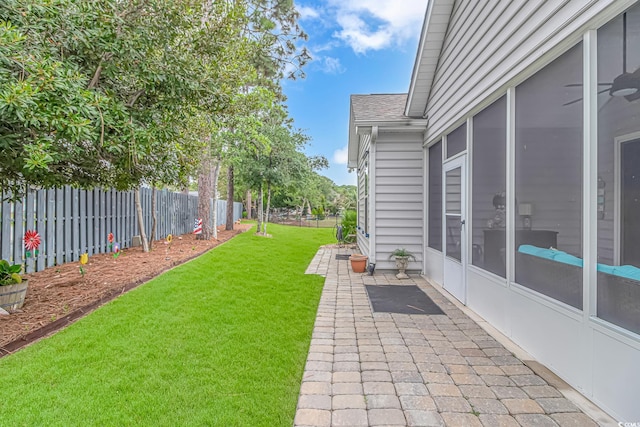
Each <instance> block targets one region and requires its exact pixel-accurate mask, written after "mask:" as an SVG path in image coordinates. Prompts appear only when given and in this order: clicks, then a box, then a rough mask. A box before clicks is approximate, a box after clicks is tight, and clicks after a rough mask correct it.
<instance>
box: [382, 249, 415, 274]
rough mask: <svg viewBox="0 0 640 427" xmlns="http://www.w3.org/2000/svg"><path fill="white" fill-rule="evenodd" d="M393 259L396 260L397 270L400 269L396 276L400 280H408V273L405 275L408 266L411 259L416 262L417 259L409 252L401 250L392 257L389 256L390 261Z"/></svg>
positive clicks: (393, 253)
mask: <svg viewBox="0 0 640 427" xmlns="http://www.w3.org/2000/svg"><path fill="white" fill-rule="evenodd" d="M391 258H395V259H396V268H397V269H398V274H396V277H397V278H398V279H408V278H409V276H408V275H407V273H405V271H406V269H407V265H409V260H410V259H412V260H414V261H415V260H416V257H415V256H414V255H413V254H412V253H411V252H409V251H408V250H406V249H404V248H401V249H396V250H394V251H393V252H391V255H389V259H391Z"/></svg>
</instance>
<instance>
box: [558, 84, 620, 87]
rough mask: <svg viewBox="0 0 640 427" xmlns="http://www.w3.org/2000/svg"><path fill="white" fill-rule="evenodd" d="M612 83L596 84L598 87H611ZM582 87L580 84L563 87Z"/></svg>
mask: <svg viewBox="0 0 640 427" xmlns="http://www.w3.org/2000/svg"><path fill="white" fill-rule="evenodd" d="M611 85H613V83H598V86H611ZM582 86H584V85H583V84H582V83H571V84H568V85H564V87H582Z"/></svg>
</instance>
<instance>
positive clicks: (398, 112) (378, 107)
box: [351, 93, 408, 122]
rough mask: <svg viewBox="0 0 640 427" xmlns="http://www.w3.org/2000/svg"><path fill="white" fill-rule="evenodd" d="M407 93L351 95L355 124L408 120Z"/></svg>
mask: <svg viewBox="0 0 640 427" xmlns="http://www.w3.org/2000/svg"><path fill="white" fill-rule="evenodd" d="M406 103H407V94H406V93H393V94H373V95H351V111H352V112H353V119H354V121H355V122H369V121H373V122H377V121H392V120H406V119H407V118H408V117H407V116H405V115H404V109H405V106H406Z"/></svg>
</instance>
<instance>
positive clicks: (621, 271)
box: [613, 265, 640, 280]
mask: <svg viewBox="0 0 640 427" xmlns="http://www.w3.org/2000/svg"><path fill="white" fill-rule="evenodd" d="M613 274H615V275H616V276H620V277H626V278H627V279H633V280H640V268H638V267H635V266H633V265H620V266H617V267H614V268H613Z"/></svg>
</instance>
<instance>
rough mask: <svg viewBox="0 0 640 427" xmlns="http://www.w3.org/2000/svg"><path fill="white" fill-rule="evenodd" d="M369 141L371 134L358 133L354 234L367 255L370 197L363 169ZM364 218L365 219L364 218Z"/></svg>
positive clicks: (366, 163)
mask: <svg viewBox="0 0 640 427" xmlns="http://www.w3.org/2000/svg"><path fill="white" fill-rule="evenodd" d="M370 141H371V135H368V134H366V135H360V146H359V149H358V229H357V230H356V234H357V236H358V237H357V243H358V247H359V248H360V252H361V253H363V254H364V255H367V256H370V254H369V237H368V236H367V233H371V231H370V230H369V228H370V226H371V215H370V214H371V210H370V205H371V198H370V197H369V198H367V197H366V188H365V187H366V181H367V180H366V179H365V169H366V167H368V158H365V157H367V156H366V153H367V151H368V150H369V145H370ZM365 218H366V219H367V220H365ZM367 222H368V224H367Z"/></svg>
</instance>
